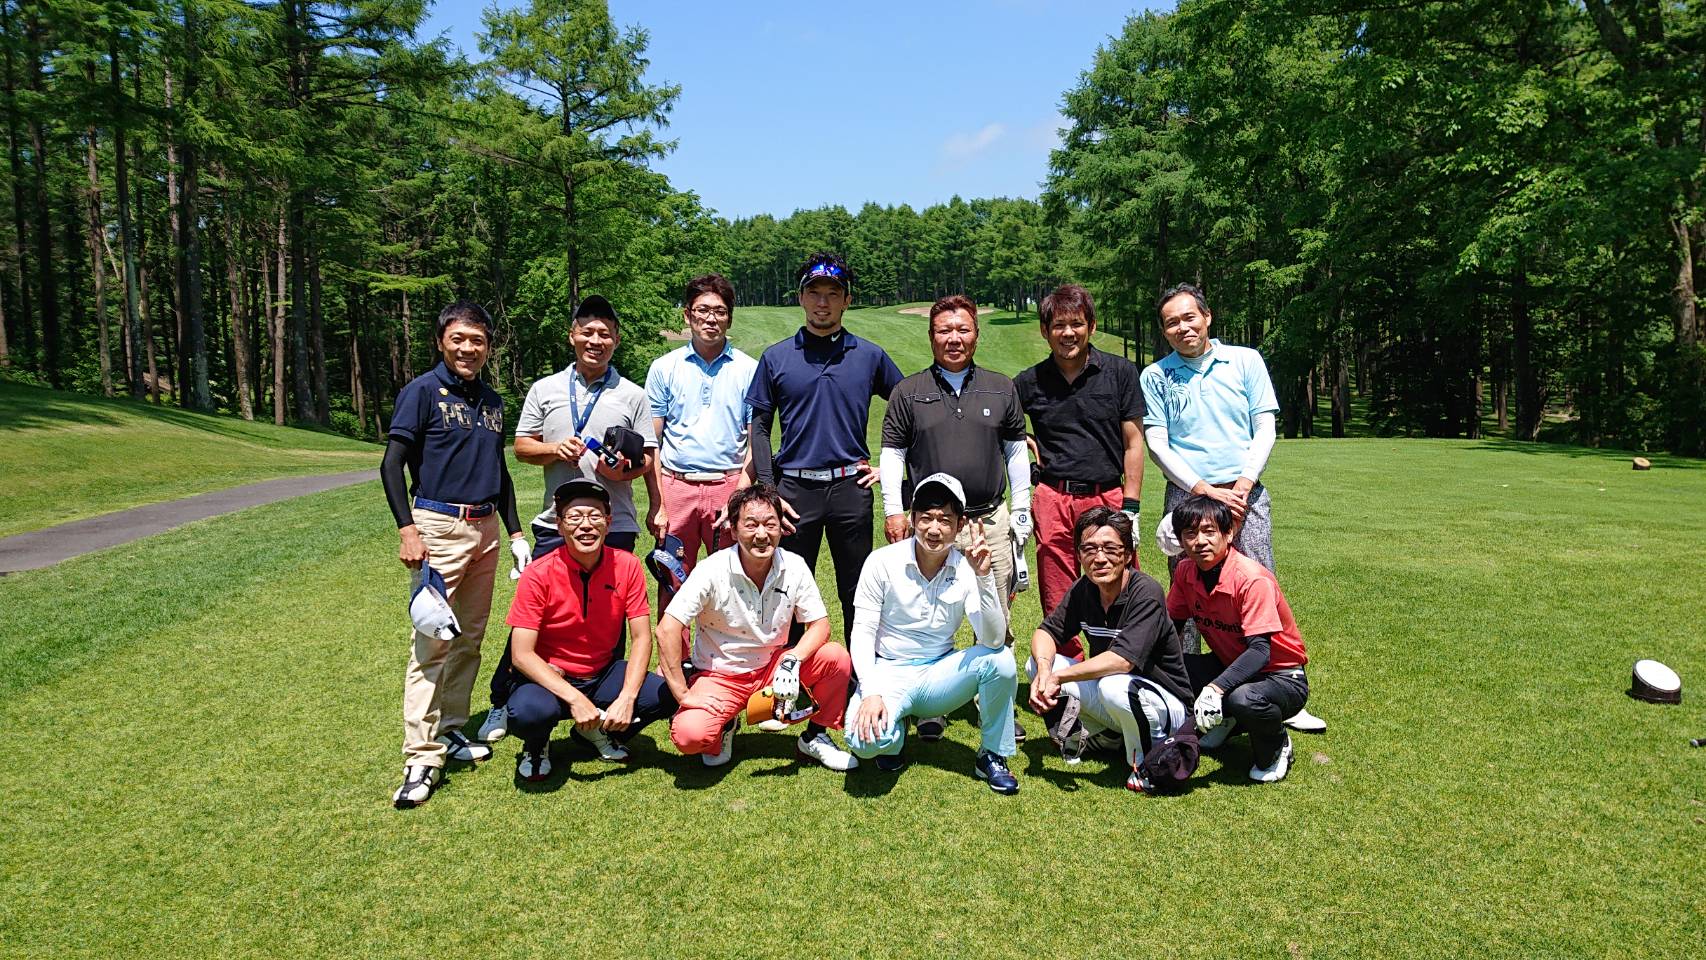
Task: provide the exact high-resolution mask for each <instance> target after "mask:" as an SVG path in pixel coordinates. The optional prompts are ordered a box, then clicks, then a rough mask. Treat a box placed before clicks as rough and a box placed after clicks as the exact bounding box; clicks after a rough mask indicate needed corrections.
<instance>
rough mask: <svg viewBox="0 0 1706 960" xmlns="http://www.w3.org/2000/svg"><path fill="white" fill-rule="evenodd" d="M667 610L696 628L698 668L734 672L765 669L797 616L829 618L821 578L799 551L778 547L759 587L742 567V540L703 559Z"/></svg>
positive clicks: (806, 619)
mask: <svg viewBox="0 0 1706 960" xmlns="http://www.w3.org/2000/svg"><path fill="white" fill-rule="evenodd" d="M664 612H665V613H667V614H669V615H670V616H672V617H674V618H675V619H677V620H679V621H681V622H682V623H691V624H694V625H695V626H697V627H698V629H697V630H696V631H695V636H694V638H693V665H694V666H695V667H697V668H699V669H700V670H705V671H710V672H716V673H732V674H742V673H751V672H753V671H754V670H760V669H763V667H764V666H765V665H766V664H768V663H769V662H770V659H771V658H772V657H774V656H775V655H776V651H777V650H780V649H781V648H782V645H783V644H785V643H787V641H788V625H789V624H790V623H791V622H793V621H794V620H798V621H799V622H801V623H812V622H815V621H818V620H822V619H823V618H825V617H827V616H829V611H828V610H827V609H825V607H824V605H823V596H822V595H821V594H819V593H818V589H817V580H816V579H814V578H813V577H812V571H811V568H810V567H808V566H806V562H805V561H804V560H802V559H800V557H799V555H798V554H793V553H789V552H788V551H786V550H783V549H781V548H780V547H778V548H777V549H776V554H775V556H774V557H773V558H772V559H771V561H770V575H769V576H767V577H765V578H764V586H763V587H758V586H756V585H754V584H753V582H752V581H751V580H750V579H748V578H747V575H746V572H745V571H744V570H742V569H741V565H740V546H739V545H738V544H737V545H736V546H732V547H728V548H726V549H723V550H718V551H717V552H716V553H713V554H711V555H710V556H708V557H706V558H705V559H704V560H701V561H700V562H699V563H698V565H696V566H695V567H694V568H693V572H692V573H690V574H688V575H687V582H686V583H683V584H682V585H681V591H680V592H679V593H677V594H676V595H675V599H673V600H671V601H670V602H669V608H668V609H667V610H665V611H664Z"/></svg>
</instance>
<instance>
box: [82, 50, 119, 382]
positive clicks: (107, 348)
mask: <svg viewBox="0 0 1706 960" xmlns="http://www.w3.org/2000/svg"><path fill="white" fill-rule="evenodd" d="M86 69H87V72H88V78H89V83H90V85H91V86H93V85H94V80H95V65H94V64H93V63H91V64H88V66H87V68H86ZM88 133H89V141H88V144H87V147H86V151H85V158H86V159H87V161H88V167H89V266H90V268H91V271H92V272H91V273H90V277H91V278H93V281H94V285H95V324H96V326H97V327H98V328H99V330H100V350H101V357H100V360H101V392H102V393H104V394H105V395H107V396H109V397H110V396H112V395H113V359H112V348H111V345H110V344H109V343H108V336H109V334H108V331H107V280H106V278H107V271H106V268H105V267H104V266H102V264H101V235H102V234H103V233H105V232H106V229H107V227H106V218H105V217H103V216H102V215H101V168H100V165H99V164H98V163H97V162H96V153H97V147H96V140H95V128H94V127H93V126H91V127H89V131H88Z"/></svg>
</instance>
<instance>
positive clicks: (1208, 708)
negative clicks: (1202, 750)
mask: <svg viewBox="0 0 1706 960" xmlns="http://www.w3.org/2000/svg"><path fill="white" fill-rule="evenodd" d="M1193 709H1194V710H1195V711H1196V715H1197V732H1198V733H1207V732H1209V731H1210V730H1213V729H1214V728H1215V727H1218V726H1220V721H1221V719H1222V718H1223V714H1222V713H1221V712H1220V691H1219V690H1216V689H1215V688H1213V687H1204V688H1203V691H1202V693H1199V694H1197V702H1196V706H1195V707H1194V708H1193Z"/></svg>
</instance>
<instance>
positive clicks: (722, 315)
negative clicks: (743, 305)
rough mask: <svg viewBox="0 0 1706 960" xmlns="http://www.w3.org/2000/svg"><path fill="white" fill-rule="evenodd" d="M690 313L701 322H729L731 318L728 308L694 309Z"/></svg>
mask: <svg viewBox="0 0 1706 960" xmlns="http://www.w3.org/2000/svg"><path fill="white" fill-rule="evenodd" d="M690 312H691V313H692V314H693V315H694V316H695V317H698V318H699V319H701V320H727V319H728V318H729V308H728V307H694V308H693V309H692V310H691V311H690Z"/></svg>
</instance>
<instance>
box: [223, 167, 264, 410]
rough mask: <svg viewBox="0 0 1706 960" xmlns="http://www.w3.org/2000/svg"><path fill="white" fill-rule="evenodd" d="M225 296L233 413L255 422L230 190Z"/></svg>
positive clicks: (226, 177) (227, 195)
mask: <svg viewBox="0 0 1706 960" xmlns="http://www.w3.org/2000/svg"><path fill="white" fill-rule="evenodd" d="M220 178H221V179H223V180H225V182H226V183H227V184H229V183H230V174H229V173H226V172H224V171H221V176H220ZM222 206H223V207H224V208H225V294H226V297H227V299H229V300H230V302H231V377H232V380H233V381H234V383H235V386H234V388H233V391H234V392H235V393H236V395H237V412H238V413H239V414H241V415H242V417H243V419H244V420H253V419H255V401H254V398H253V397H252V396H251V395H250V393H249V390H250V385H249V330H248V323H249V321H248V318H247V317H246V316H245V314H244V311H243V299H244V288H245V287H246V286H247V284H245V283H244V282H243V268H242V266H241V263H242V258H241V250H242V248H241V246H240V245H239V235H238V233H237V221H236V218H235V217H234V216H233V215H232V213H231V191H230V188H229V187H227V188H226V191H225V203H224V204H222Z"/></svg>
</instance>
